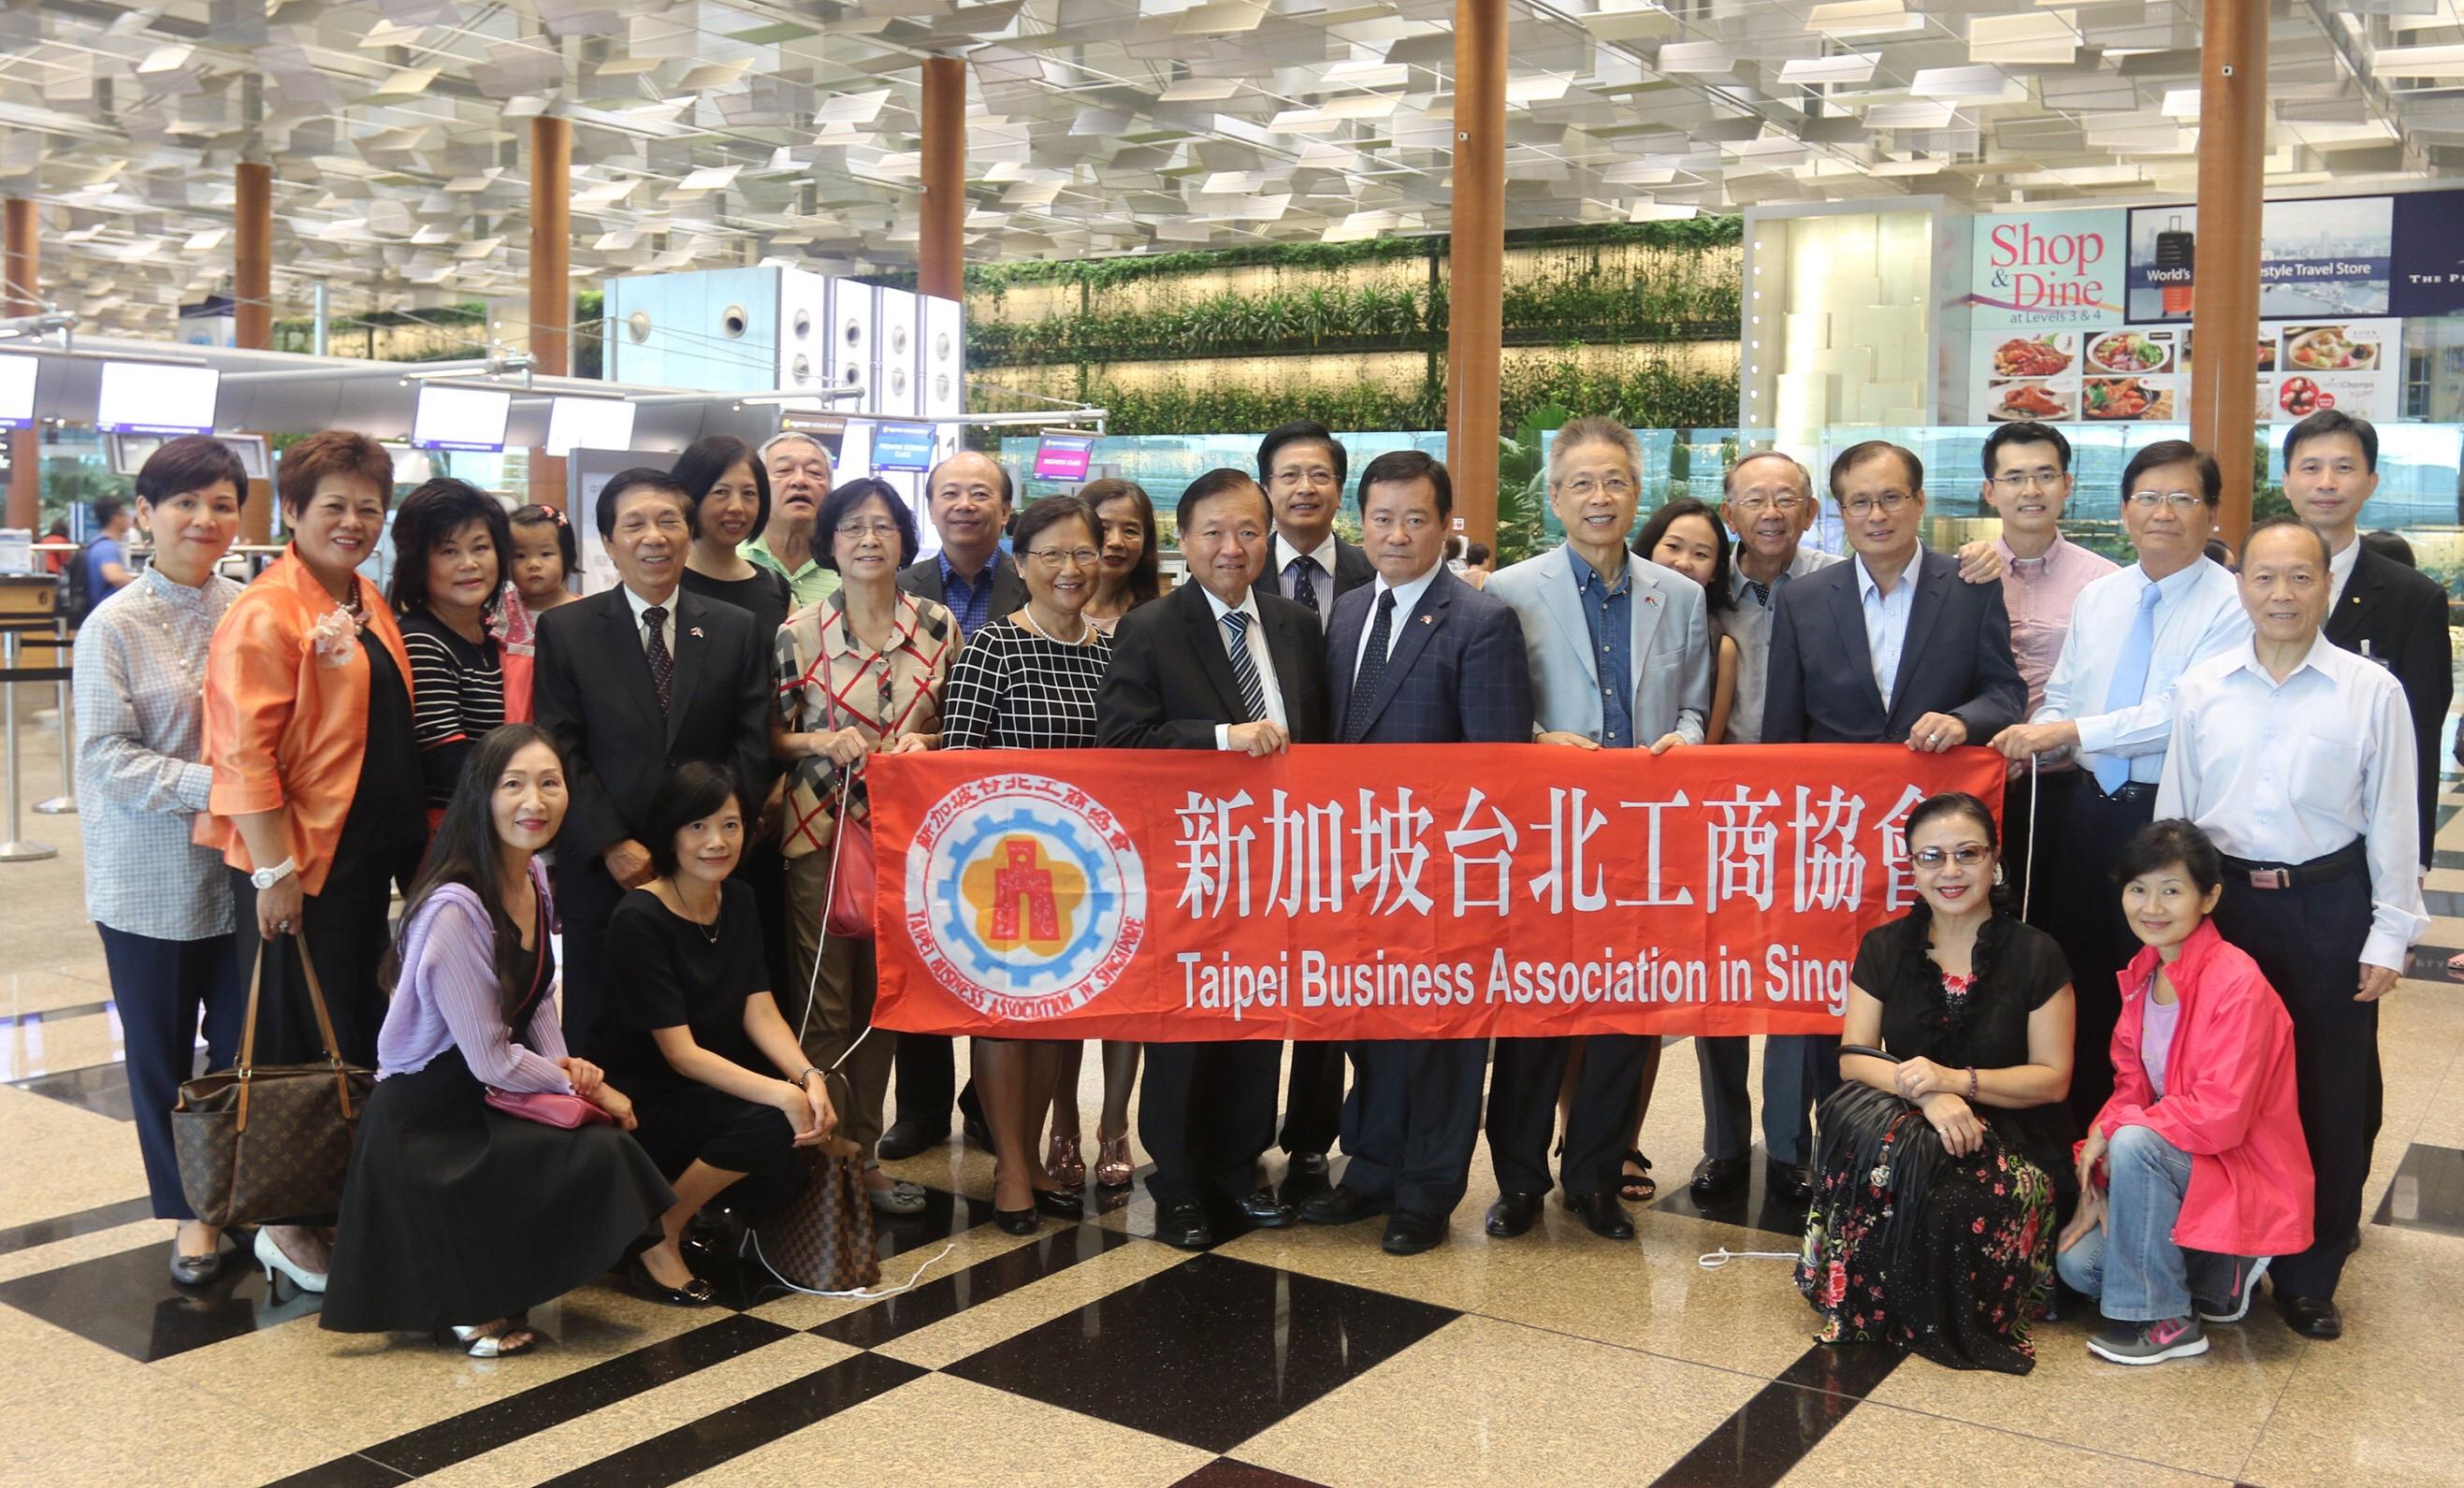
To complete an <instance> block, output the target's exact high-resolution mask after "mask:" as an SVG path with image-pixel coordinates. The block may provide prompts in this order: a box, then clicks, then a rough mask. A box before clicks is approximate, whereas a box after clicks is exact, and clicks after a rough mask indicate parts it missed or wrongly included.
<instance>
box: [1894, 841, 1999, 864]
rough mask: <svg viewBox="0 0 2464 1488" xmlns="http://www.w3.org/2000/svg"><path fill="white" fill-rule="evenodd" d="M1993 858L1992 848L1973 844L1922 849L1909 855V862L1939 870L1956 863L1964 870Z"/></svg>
mask: <svg viewBox="0 0 2464 1488" xmlns="http://www.w3.org/2000/svg"><path fill="white" fill-rule="evenodd" d="M1992 856H1993V849H1992V848H1991V847H1978V846H1974V845H1972V844H1971V845H1969V846H1966V847H1951V848H1942V847H1926V848H1922V849H1920V850H1919V851H1916V852H1912V853H1910V854H1908V861H1909V862H1910V863H1913V864H1916V865H1917V866H1918V867H1921V868H1938V867H1941V866H1942V865H1943V864H1946V863H1955V864H1959V865H1960V866H1961V867H1963V868H1972V867H1974V866H1976V865H1977V864H1980V863H1983V862H1984V861H1985V860H1986V859H1988V858H1991V857H1992Z"/></svg>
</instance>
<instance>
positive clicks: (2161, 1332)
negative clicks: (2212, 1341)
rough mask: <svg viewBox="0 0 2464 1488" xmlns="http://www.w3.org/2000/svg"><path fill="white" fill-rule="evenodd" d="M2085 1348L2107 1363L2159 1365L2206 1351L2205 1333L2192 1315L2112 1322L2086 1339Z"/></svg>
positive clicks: (2206, 1337) (2206, 1339)
mask: <svg viewBox="0 0 2464 1488" xmlns="http://www.w3.org/2000/svg"><path fill="white" fill-rule="evenodd" d="M2087 1351H2088V1352H2089V1353H2092V1354H2094V1355H2096V1356H2097V1357H2098V1358H2100V1359H2102V1360H2104V1361H2106V1362H2107V1363H2109V1364H2163V1363H2164V1362H2165V1361H2166V1360H2167V1359H2188V1358H2189V1357H2190V1356H2192V1355H2193V1354H2203V1353H2206V1352H2207V1351H2208V1335H2207V1334H2205V1333H2203V1332H2201V1331H2200V1330H2199V1320H2198V1319H2196V1318H2164V1319H2160V1320H2159V1321H2157V1322H2154V1323H2116V1324H2112V1325H2110V1326H2108V1327H2107V1328H2106V1329H2105V1330H2104V1331H2103V1332H2101V1333H2099V1334H2098V1335H2096V1337H2094V1338H2091V1339H2089V1340H2088V1341H2087Z"/></svg>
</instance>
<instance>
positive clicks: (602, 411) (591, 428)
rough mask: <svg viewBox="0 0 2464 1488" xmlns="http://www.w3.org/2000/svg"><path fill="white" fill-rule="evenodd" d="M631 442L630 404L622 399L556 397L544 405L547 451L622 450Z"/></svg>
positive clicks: (631, 417) (564, 452)
mask: <svg viewBox="0 0 2464 1488" xmlns="http://www.w3.org/2000/svg"><path fill="white" fill-rule="evenodd" d="M632 443H633V405H631V404H630V403H627V401H625V400H624V399H622V398H559V399H556V400H554V401H553V402H552V403H550V404H549V405H548V411H547V452H548V453H550V454H553V455H565V454H571V453H572V452H573V451H574V450H576V449H629V448H630V447H631V446H632Z"/></svg>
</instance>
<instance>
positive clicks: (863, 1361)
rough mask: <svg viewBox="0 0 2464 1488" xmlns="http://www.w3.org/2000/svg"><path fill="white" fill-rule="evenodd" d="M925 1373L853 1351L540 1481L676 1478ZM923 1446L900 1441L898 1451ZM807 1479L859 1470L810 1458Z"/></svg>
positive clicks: (567, 1486)
mask: <svg viewBox="0 0 2464 1488" xmlns="http://www.w3.org/2000/svg"><path fill="white" fill-rule="evenodd" d="M931 1372H932V1371H931V1370H929V1369H925V1368H920V1367H918V1366H916V1365H913V1364H909V1363H907V1362H906V1361H904V1360H901V1359H892V1358H891V1357H890V1356H889V1355H888V1354H870V1353H867V1354H857V1355H856V1356H854V1357H853V1358H851V1359H845V1360H841V1361H840V1362H839V1363H837V1364H834V1365H831V1366H830V1367H829V1368H825V1369H816V1370H814V1371H813V1372H812V1373H810V1374H807V1375H805V1376H804V1377H803V1378H802V1379H797V1380H790V1381H788V1382H787V1383H786V1384H784V1385H781V1386H778V1387H777V1388H775V1389H772V1390H763V1391H762V1392H761V1393H759V1394H758V1395H754V1396H751V1397H749V1398H747V1399H744V1400H739V1401H737V1403H736V1404H734V1405H732V1406H729V1407H728V1408H727V1409H725V1410H723V1411H715V1412H713V1413H712V1414H710V1415H706V1416H703V1417H702V1418H701V1419H700V1420H698V1421H694V1422H693V1423H692V1424H690V1425H687V1426H679V1427H677V1428H676V1429H675V1430H673V1431H671V1432H667V1433H662V1434H660V1435H657V1436H653V1437H651V1438H650V1439H649V1440H648V1441H645V1442H640V1443H637V1444H636V1445H633V1446H630V1447H627V1448H626V1449H625V1450H624V1451H622V1452H618V1453H615V1454H613V1455H609V1456H605V1457H602V1458H600V1459H599V1460H598V1461H596V1462H593V1463H590V1464H589V1465H588V1466H586V1467H578V1468H575V1469H574V1470H573V1471H572V1472H570V1473H566V1474H564V1475H562V1476H561V1477H551V1478H549V1479H548V1480H547V1481H548V1483H549V1484H550V1485H555V1488H608V1485H610V1484H623V1485H625V1488H653V1485H656V1484H662V1483H675V1482H682V1481H683V1480H684V1479H686V1478H688V1477H693V1476H695V1475H696V1474H700V1473H707V1472H709V1471H710V1470H711V1469H712V1468H715V1467H718V1466H720V1465H722V1464H724V1463H727V1462H730V1461H733V1460H734V1459H735V1458H737V1457H740V1456H742V1455H744V1454H746V1453H748V1452H751V1451H754V1450H755V1449H757V1448H759V1447H766V1446H768V1445H769V1444H770V1443H772V1442H774V1441H777V1440H778V1439H779V1438H780V1437H781V1436H785V1435H788V1434H791V1433H795V1432H800V1431H803V1429H804V1428H805V1427H807V1426H811V1425H813V1424H815V1423H816V1422H819V1421H825V1420H827V1419H828V1418H829V1417H831V1416H833V1415H836V1414H838V1413H839V1412H840V1411H845V1410H847V1409H848V1408H849V1407H851V1406H859V1405H862V1404H863V1403H864V1402H866V1401H868V1400H870V1399H871V1398H873V1397H874V1396H875V1395H880V1394H886V1393H888V1392H889V1391H891V1390H896V1389H897V1388H898V1387H899V1386H901V1385H904V1384H906V1383H907V1382H908V1381H910V1380H914V1379H921V1378H923V1377H924V1376H925V1375H926V1374H929V1373H931ZM885 1445H886V1446H893V1445H897V1444H888V1443H886V1444H885ZM927 1447H929V1444H928V1443H920V1442H909V1443H905V1444H903V1449H904V1450H919V1449H924V1448H927ZM814 1479H815V1481H817V1482H829V1481H840V1480H853V1481H858V1482H860V1481H862V1480H863V1471H862V1469H861V1467H859V1466H857V1465H855V1464H846V1463H842V1464H836V1465H832V1464H825V1463H823V1462H819V1461H816V1462H815V1463H814Z"/></svg>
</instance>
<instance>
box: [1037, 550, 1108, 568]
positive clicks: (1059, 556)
mask: <svg viewBox="0 0 2464 1488" xmlns="http://www.w3.org/2000/svg"><path fill="white" fill-rule="evenodd" d="M1026 556H1027V557H1028V558H1033V559H1035V560H1036V561H1037V562H1039V563H1041V564H1043V565H1044V566H1045V567H1046V568H1064V567H1067V565H1069V564H1071V563H1075V564H1077V565H1078V566H1079V567H1080V568H1089V567H1092V566H1093V565H1094V562H1095V560H1096V558H1099V557H1101V556H1102V555H1100V554H1098V553H1097V552H1096V551H1095V550H1094V549H1092V548H1029V549H1028V550H1027V553H1026Z"/></svg>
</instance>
